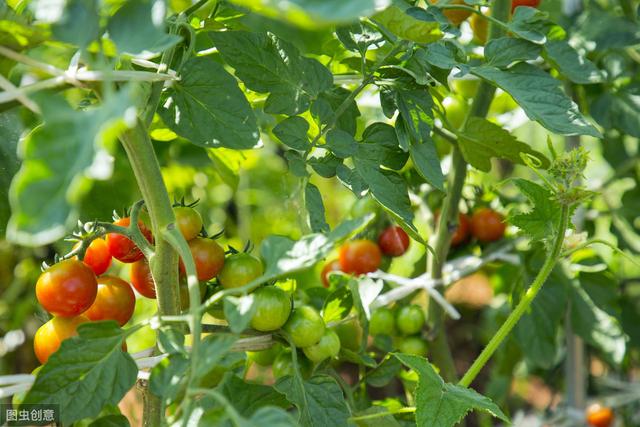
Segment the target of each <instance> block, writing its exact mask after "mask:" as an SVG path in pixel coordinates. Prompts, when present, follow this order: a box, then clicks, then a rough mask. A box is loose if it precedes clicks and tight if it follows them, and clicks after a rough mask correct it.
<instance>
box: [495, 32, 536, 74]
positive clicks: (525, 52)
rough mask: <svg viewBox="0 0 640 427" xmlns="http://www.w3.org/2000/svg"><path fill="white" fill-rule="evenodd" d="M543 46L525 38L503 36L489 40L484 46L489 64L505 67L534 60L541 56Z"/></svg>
mask: <svg viewBox="0 0 640 427" xmlns="http://www.w3.org/2000/svg"><path fill="white" fill-rule="evenodd" d="M541 52H542V46H540V45H538V44H535V43H531V42H530V41H527V40H523V39H515V38H513V37H501V38H498V39H493V40H489V42H488V43H487V45H486V46H485V48H484V57H485V59H486V60H487V64H488V65H492V66H494V67H498V68H503V67H507V66H508V65H511V64H513V63H514V62H520V61H532V60H534V59H536V58H538V57H539V56H540V53H541Z"/></svg>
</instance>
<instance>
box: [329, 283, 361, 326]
mask: <svg viewBox="0 0 640 427" xmlns="http://www.w3.org/2000/svg"><path fill="white" fill-rule="evenodd" d="M352 308H353V297H352V296H351V292H350V291H349V288H347V287H341V288H338V289H337V290H335V291H333V292H332V293H331V294H330V295H329V296H328V297H327V299H326V300H325V302H324V306H323V307H322V319H323V320H324V323H330V322H336V321H338V320H342V319H344V318H345V317H347V316H348V315H349V313H350V312H351V309H352Z"/></svg>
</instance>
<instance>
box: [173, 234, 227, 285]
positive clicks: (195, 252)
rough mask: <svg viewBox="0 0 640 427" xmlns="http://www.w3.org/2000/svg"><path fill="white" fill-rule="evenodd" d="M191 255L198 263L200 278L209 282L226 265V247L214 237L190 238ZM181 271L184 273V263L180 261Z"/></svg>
mask: <svg viewBox="0 0 640 427" xmlns="http://www.w3.org/2000/svg"><path fill="white" fill-rule="evenodd" d="M189 249H190V250H191V256H192V257H193V261H194V262H195V263H196V274H197V275H198V280H200V281H202V282H207V281H209V280H211V279H213V278H214V277H216V276H217V275H218V273H220V271H221V270H222V267H223V266H224V262H225V260H224V249H222V246H220V245H219V244H218V243H217V242H216V241H215V240H213V239H206V238H204V237H196V238H195V239H192V240H189ZM180 271H181V272H183V273H184V264H183V263H182V262H180Z"/></svg>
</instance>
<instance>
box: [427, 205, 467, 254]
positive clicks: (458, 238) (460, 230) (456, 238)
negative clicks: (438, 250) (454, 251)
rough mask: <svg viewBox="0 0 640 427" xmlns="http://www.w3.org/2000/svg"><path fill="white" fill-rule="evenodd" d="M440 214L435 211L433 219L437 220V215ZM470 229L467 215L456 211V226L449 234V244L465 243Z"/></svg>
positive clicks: (458, 244)
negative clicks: (450, 234)
mask: <svg viewBox="0 0 640 427" xmlns="http://www.w3.org/2000/svg"><path fill="white" fill-rule="evenodd" d="M439 216H440V212H436V214H435V220H436V223H437V222H438V217H439ZM470 230H471V223H470V221H469V216H467V215H465V214H463V213H458V226H457V227H456V229H455V230H454V231H453V235H452V236H451V246H460V245H461V244H463V243H465V242H466V241H467V240H468V239H469V232H470Z"/></svg>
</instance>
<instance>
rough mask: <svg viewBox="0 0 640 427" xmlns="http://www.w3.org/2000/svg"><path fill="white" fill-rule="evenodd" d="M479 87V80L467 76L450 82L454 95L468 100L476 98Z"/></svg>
mask: <svg viewBox="0 0 640 427" xmlns="http://www.w3.org/2000/svg"><path fill="white" fill-rule="evenodd" d="M479 85H480V79H476V78H472V77H470V76H469V75H468V74H467V75H466V76H465V77H464V78H462V79H452V80H451V87H453V90H454V91H455V92H456V94H458V95H459V96H460V97H462V98H463V99H469V98H473V97H474V96H476V93H477V92H478V86H479ZM465 114H466V111H465ZM449 120H451V119H449ZM461 124H462V123H461Z"/></svg>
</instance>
